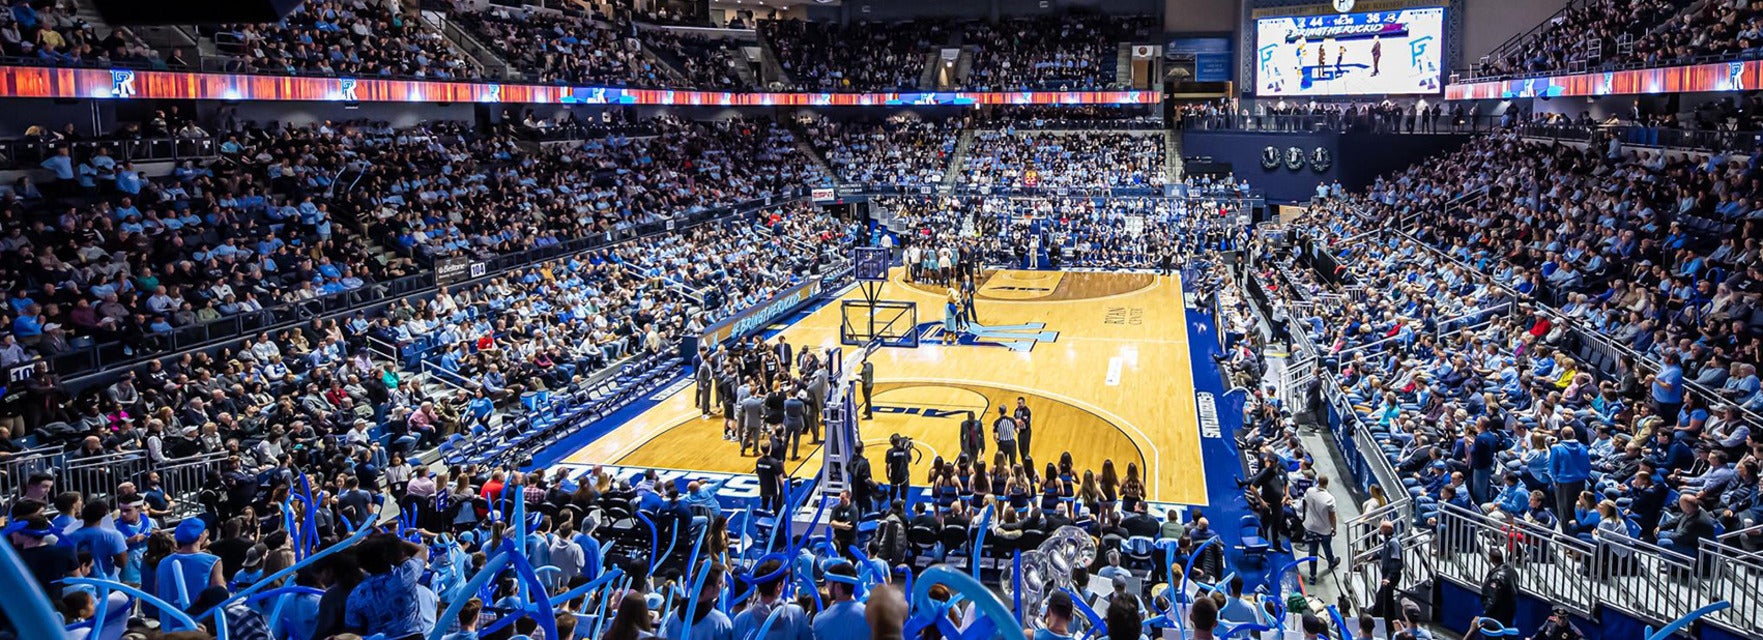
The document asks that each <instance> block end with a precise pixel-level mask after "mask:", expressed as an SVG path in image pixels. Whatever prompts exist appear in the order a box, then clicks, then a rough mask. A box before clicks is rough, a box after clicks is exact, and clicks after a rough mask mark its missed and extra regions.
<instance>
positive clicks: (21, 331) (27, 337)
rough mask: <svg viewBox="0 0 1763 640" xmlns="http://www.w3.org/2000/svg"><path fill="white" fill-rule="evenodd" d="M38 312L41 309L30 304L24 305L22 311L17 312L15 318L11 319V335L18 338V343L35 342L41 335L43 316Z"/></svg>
mask: <svg viewBox="0 0 1763 640" xmlns="http://www.w3.org/2000/svg"><path fill="white" fill-rule="evenodd" d="M40 314H41V309H38V308H37V305H35V304H32V305H30V306H27V307H25V310H24V312H23V313H20V314H18V317H17V318H13V319H12V335H13V336H14V337H16V338H18V342H19V343H20V344H25V345H32V344H36V342H37V340H38V338H39V337H41V336H42V335H43V317H42V315H40Z"/></svg>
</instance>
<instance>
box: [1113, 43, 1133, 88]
mask: <svg viewBox="0 0 1763 640" xmlns="http://www.w3.org/2000/svg"><path fill="white" fill-rule="evenodd" d="M1114 82H1115V83H1116V84H1118V85H1120V86H1122V87H1130V86H1132V43H1130V42H1122V43H1120V49H1119V53H1117V54H1116V55H1115V56H1114Z"/></svg>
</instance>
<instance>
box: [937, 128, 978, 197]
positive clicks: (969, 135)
mask: <svg viewBox="0 0 1763 640" xmlns="http://www.w3.org/2000/svg"><path fill="white" fill-rule="evenodd" d="M971 146H973V130H972V129H962V130H961V138H960V139H959V140H956V141H955V153H953V154H950V156H949V170H948V172H946V173H944V174H943V184H942V186H941V187H939V188H938V189H937V193H940V194H942V195H948V194H950V193H953V192H954V191H955V181H956V180H957V179H959V178H960V177H961V170H962V167H963V165H965V164H967V148H968V147H971Z"/></svg>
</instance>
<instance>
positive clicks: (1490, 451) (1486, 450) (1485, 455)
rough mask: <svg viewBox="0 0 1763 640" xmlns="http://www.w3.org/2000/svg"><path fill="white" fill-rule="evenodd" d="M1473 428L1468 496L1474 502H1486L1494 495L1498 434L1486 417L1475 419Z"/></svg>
mask: <svg viewBox="0 0 1763 640" xmlns="http://www.w3.org/2000/svg"><path fill="white" fill-rule="evenodd" d="M1475 429H1476V434H1475V441H1474V444H1473V446H1471V447H1470V451H1469V496H1470V498H1472V499H1474V500H1475V501H1476V502H1488V501H1491V500H1493V495H1494V494H1493V483H1494V454H1495V453H1496V452H1498V451H1499V450H1500V435H1499V434H1497V433H1494V431H1493V427H1492V423H1491V422H1490V421H1488V420H1487V419H1486V418H1483V419H1482V420H1479V421H1477V422H1476V424H1475Z"/></svg>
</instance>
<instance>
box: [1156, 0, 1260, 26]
mask: <svg viewBox="0 0 1763 640" xmlns="http://www.w3.org/2000/svg"><path fill="white" fill-rule="evenodd" d="M1242 10H1243V2H1242V0H1164V2H1163V30H1164V31H1167V32H1169V33H1236V32H1237V22H1238V20H1237V18H1238V17H1239V16H1241V15H1242Z"/></svg>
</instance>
